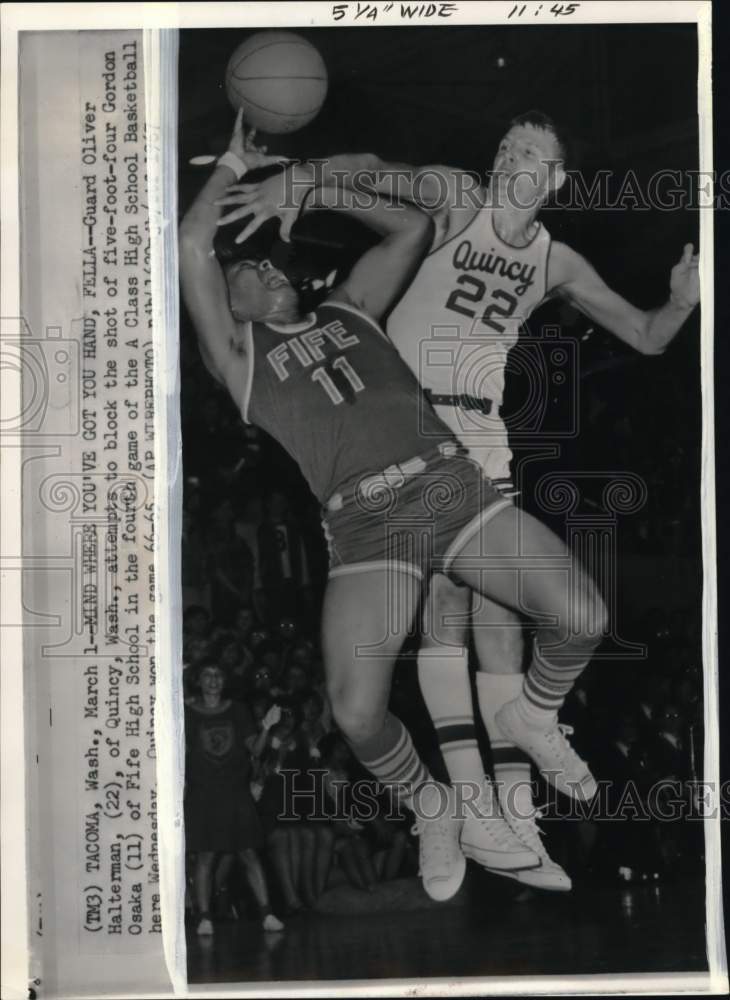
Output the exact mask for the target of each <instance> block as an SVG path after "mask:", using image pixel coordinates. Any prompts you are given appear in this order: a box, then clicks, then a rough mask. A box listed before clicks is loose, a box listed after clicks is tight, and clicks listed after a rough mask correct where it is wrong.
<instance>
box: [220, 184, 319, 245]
mask: <svg viewBox="0 0 730 1000" xmlns="http://www.w3.org/2000/svg"><path fill="white" fill-rule="evenodd" d="M298 194H299V195H301V196H302V197H303V195H304V194H306V189H302V190H301V191H300V192H297V191H296V190H295V189H294V186H293V185H292V183H291V174H290V171H288V170H284V171H282V172H281V173H279V174H274V175H273V177H267V178H266V180H265V181H261V182H259V183H258V184H246V183H242V184H232V185H231V187H229V188H228V191H227V193H226V194H225V195H224V197H223V198H219V199H218V200H217V201H216V205H223V206H227V205H236V206H239V207H237V208H234V210H233V211H232V212H227V213H226V214H225V215H222V216H221V217H220V219H219V220H218V225H219V226H227V225H230V223H232V222H238V221H239V219H245V218H247V217H248V216H251V217H252V218H250V220H249V222H248V223H247V225H246V226H245V228H244V229H242V230H241V232H240V233H239V234H238V236H236V239H235V242H236V243H243V242H244V240H247V239H248V238H249V237H250V236H252V235H253V234H254V233H255V232H256V230H257V229H258V228H259V227H260V226H262V225H263V223H264V222H266V220H267V219H273V218H275V217H278V218H279V219H280V220H281V229H280V231H279V236H280V238H281V239H282V240H284V241H285V242H287V243H290V242H291V230H292V226H293V225H294V223H295V222H296V221H297V217H298V215H299V203H300V202H301V197H299V196H298Z"/></svg>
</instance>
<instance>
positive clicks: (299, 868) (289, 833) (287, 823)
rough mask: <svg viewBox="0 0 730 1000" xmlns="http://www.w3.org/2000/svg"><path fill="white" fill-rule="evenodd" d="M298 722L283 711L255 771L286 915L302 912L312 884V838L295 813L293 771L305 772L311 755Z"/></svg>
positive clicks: (265, 827)
mask: <svg viewBox="0 0 730 1000" xmlns="http://www.w3.org/2000/svg"><path fill="white" fill-rule="evenodd" d="M297 722H298V719H297V716H296V713H295V711H294V710H293V709H292V708H291V707H289V706H286V707H285V708H283V709H282V710H281V718H280V721H279V722H278V723H277V725H275V726H274V727H273V728H272V730H271V734H270V739H268V741H265V743H264V747H263V749H262V751H261V753H260V758H259V763H258V767H257V769H256V782H257V784H258V785H259V786H260V788H261V792H260V797H259V803H258V806H259V815H260V817H261V822H262V825H263V828H264V835H265V838H266V848H267V851H268V856H269V859H270V861H271V866H272V868H273V871H274V874H275V877H276V883H277V886H278V888H279V890H280V892H281V895H282V897H283V900H284V904H285V907H286V910H285V912H286V913H287V914H293V913H297V912H298V911H299V910H301V909H303V907H304V901H303V899H302V897H303V895H304V888H305V887H306V886H309V885H310V884H311V877H310V876H309V874H304V873H303V862H304V861H305V860H306V861H307V862H308V863H310V864H311V861H312V859H311V850H307V848H308V846H309V845H308V844H305V841H306V840H308V839H309V835H308V834H307V833H306V832H305V830H304V825H303V823H302V822H301V820H300V819H299V817H298V816H297V813H296V810H295V803H294V798H293V792H294V781H293V778H292V776H291V772H294V773H301V772H302V771H306V770H307V767H308V765H309V755H308V754H307V752H306V750H305V749H304V748H303V746H302V744H301V742H300V740H299V738H298V735H297V732H296V730H297ZM305 855H306V857H305Z"/></svg>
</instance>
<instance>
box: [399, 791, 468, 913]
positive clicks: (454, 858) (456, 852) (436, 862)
mask: <svg viewBox="0 0 730 1000" xmlns="http://www.w3.org/2000/svg"><path fill="white" fill-rule="evenodd" d="M441 788H442V789H444V791H445V792H446V793H447V794H446V795H444V796H440V795H439V793H438V790H437V789H436V787H434V786H433V785H428V786H427V787H426V788H425V789H424V791H423V793H422V794H421V795H420V799H419V801H418V805H419V812H420V813H421V815H420V816H417V818H416V822H415V823H414V825H413V828H412V830H411V832H412V833H414V834H415V835H416V836H417V837H418V862H419V874H420V876H421V881H422V882H423V888H424V889H425V890H426V892H427V893H428V895H429V896H430V897H431V899H435V900H437V901H438V902H443V901H444V900H446V899H451V897H452V896H455V895H456V893H457V892H458V891H459V889H460V888H461V883H462V882H463V881H464V875H465V873H466V858H465V857H464V855H463V854H462V852H461V848H460V847H459V835H460V834H461V827H462V821H461V820H460V819H458V818H457V816H456V803H455V796H454V793H453V789H450V788H447V787H446V786H445V785H442V786H441ZM439 806H440V808H439ZM437 812H438V815H436V816H435V818H434V819H426V818H425V817H426V816H431V815H433V814H434V813H437Z"/></svg>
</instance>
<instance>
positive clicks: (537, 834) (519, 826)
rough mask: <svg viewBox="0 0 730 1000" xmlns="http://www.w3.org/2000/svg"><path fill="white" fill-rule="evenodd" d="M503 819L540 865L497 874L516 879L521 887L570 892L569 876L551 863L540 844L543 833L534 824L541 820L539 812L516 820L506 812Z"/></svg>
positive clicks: (542, 845)
mask: <svg viewBox="0 0 730 1000" xmlns="http://www.w3.org/2000/svg"><path fill="white" fill-rule="evenodd" d="M505 819H506V821H507V824H508V825H509V827H510V829H511V830H512V832H513V833H514V834H515V836H516V837H517V838H518V839H519V840H520V841H521V842H522V843H523V844H524V845H525V846H526V847H529V848H530V850H531V851H534V853H535V854H536V855H537V857H538V858H539V860H540V864H539V867H537V868H529V869H526V870H525V871H517V872H505V871H501V872H497V874H498V875H506V876H507V877H508V878H513V879H516V880H517V881H518V882H521V883H522V884H523V885H531V886H533V887H534V888H535V889H547V890H549V891H551V892H570V890H571V889H572V888H573V883H572V882H571V880H570V876H569V875H568V873H567V872H566V871H565V870H564V869H563V868H561V867H560V865H559V864H556V863H555V861H553V859H552V858H551V857H550V855H549V854H548V852H547V851H546V850H545V845H544V844H543V842H542V837H543V831H542V830H541V829H540V827H539V826H538V825H537V823H536V822H535V821H536V820H538V819H541V813H540V811H539V810H537V809H536V810H535V812H534V814H533V815H532V816H530V817H525V818H524V819H522V818H520V819H518V818H517V817H516V816H511V815H510V814H509V813H508V812H506V813H505Z"/></svg>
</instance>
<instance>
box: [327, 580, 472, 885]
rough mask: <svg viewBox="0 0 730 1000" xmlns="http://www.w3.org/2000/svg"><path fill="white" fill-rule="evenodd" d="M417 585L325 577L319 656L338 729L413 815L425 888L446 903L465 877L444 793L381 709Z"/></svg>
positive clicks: (455, 823)
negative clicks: (414, 813)
mask: <svg viewBox="0 0 730 1000" xmlns="http://www.w3.org/2000/svg"><path fill="white" fill-rule="evenodd" d="M420 588H421V581H420V579H418V578H417V577H416V576H415V575H413V574H411V573H408V572H403V571H398V570H395V569H393V570H391V571H388V570H387V569H370V570H368V569H366V570H365V571H363V572H348V573H341V574H338V575H332V576H331V577H330V580H329V583H328V585H327V591H326V593H325V598H324V607H323V651H324V658H325V671H326V674H327V689H328V693H329V697H330V702H331V704H332V713H333V716H334V719H335V721H336V723H337V725H338V726H339V728H340V729H341V730H342V732H343V734H344V736H345V738H346V739H347V740H348V742H349V744H350V747H351V749H352V751H353V753H354V754H355V756H356V757H357V758H358V760H359V761H360V762H361V763H362V764H363V765H364V766H365V767H366V768H367V769H368V770H369V771H370V772H371V773H372V774H373V775H375V777H376V778H378V780H379V781H380V782H381V783H382V784H383V785H385V786H386V787H391V788H393V789H394V790H396V792H399V793H400V796H401V798H402V800H403V801H404V803H405V804H406V805H408V806H409V808H411V809H413V810H414V811H416V812H417V814H420V815H419V816H418V819H417V823H416V827H417V831H418V833H419V835H420V856H421V875H422V878H423V884H424V888H425V889H426V891H427V892H428V893H429V895H430V896H432V897H433V898H435V899H448V898H449V897H450V896H452V895H453V894H454V892H456V891H457V889H458V888H459V886H460V885H461V882H462V880H463V877H464V870H465V861H464V857H463V855H462V853H461V850H460V848H459V834H460V825H461V824H460V823H459V822H458V821H457V819H456V817H455V815H454V813H455V810H454V809H451V808H449V801H448V793H447V790H446V789H445V788H443V786H439V785H437V783H436V782H434V781H433V780H432V779H431V777H430V775H429V773H428V771H427V770H426V767H425V765H424V764H423V763H422V761H421V760H420V758H419V757H418V754H417V752H416V749H415V747H414V745H413V742H412V740H411V737H410V735H409V733H408V731H407V730H406V728H405V726H404V725H403V723H402V722H401V721H400V719H398V718H396V717H395V716H394V715H392V714H391V713H390V712H389V711H388V700H389V696H390V685H391V677H392V672H393V667H394V664H395V660H396V657H397V655H398V653H399V651H400V648H401V646H402V644H403V641H404V639H405V637H406V634H407V633H408V630H409V629H410V627H411V624H412V622H413V619H414V617H415V613H416V609H417V606H418V602H419V597H420ZM434 799H435V800H436V801H435V803H434V801H433V800H434ZM424 814H425V815H427V816H428V819H424Z"/></svg>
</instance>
